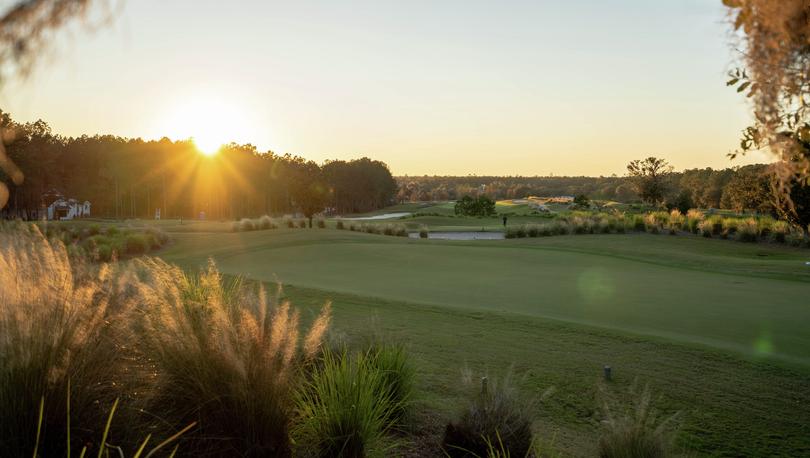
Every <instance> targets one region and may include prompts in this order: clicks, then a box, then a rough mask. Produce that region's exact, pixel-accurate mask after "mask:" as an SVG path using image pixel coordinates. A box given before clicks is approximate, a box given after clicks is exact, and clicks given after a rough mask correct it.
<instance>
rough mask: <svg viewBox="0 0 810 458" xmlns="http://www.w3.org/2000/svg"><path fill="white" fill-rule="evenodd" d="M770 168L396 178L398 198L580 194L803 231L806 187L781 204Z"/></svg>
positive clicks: (808, 213)
mask: <svg viewBox="0 0 810 458" xmlns="http://www.w3.org/2000/svg"><path fill="white" fill-rule="evenodd" d="M776 174H777V172H776V170H775V165H773V164H754V165H746V166H741V167H730V168H725V169H719V170H715V169H711V168H703V169H687V170H683V171H681V172H676V171H674V170H673V169H672V167H671V166H670V165H669V163H668V162H667V161H666V160H664V159H660V158H656V157H649V158H646V159H640V160H636V161H632V162H630V164H628V166H627V175H626V176H616V175H613V176H609V177H604V176H602V177H585V176H580V177H520V176H516V177H498V176H465V177H452V176H421V177H407V176H406V177H398V178H397V181H398V182H399V191H398V193H397V199H399V200H400V201H401V202H405V201H411V202H414V201H435V200H458V199H462V198H463V197H465V196H470V197H471V198H475V197H478V196H488V197H490V198H493V199H521V198H525V197H528V196H538V197H553V196H570V197H574V196H582V197H587V198H589V199H598V200H612V201H618V202H624V203H639V204H642V203H643V204H647V205H651V206H653V207H666V208H669V209H672V208H679V209H682V211H684V212H685V211H686V210H688V209H689V208H707V209H708V208H715V209H728V210H733V211H736V212H738V213H743V212H751V213H759V214H770V215H773V216H775V217H779V218H782V219H786V220H788V221H791V222H793V223H795V224H797V225H799V226H801V227H802V228H806V227H807V225H808V224H810V186H805V185H803V184H801V183H799V182H794V183H793V185H792V187H791V188H790V190H789V192H790V197H791V201H792V205H793V207H792V208H791V207H786V206H785V205H784V200H780V199H779V196H780V193H779V192H777V191H778V190H777V189H776V187H777V186H778V177H777V176H776Z"/></svg>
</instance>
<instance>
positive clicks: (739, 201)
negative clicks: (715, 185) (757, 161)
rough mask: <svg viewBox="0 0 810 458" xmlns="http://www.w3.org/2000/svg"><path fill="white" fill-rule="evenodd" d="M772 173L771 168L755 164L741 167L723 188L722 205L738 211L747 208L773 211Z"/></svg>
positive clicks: (765, 211)
mask: <svg viewBox="0 0 810 458" xmlns="http://www.w3.org/2000/svg"><path fill="white" fill-rule="evenodd" d="M771 175H772V173H771V172H770V171H769V170H767V169H763V168H761V167H758V166H755V165H749V166H745V167H741V168H740V169H739V170H737V173H735V174H734V176H733V177H731V180H729V182H728V184H727V185H726V187H725V189H724V190H723V196H722V197H721V200H720V205H721V207H723V208H730V209H732V210H734V211H736V212H737V213H742V212H743V211H745V210H753V211H756V212H760V213H766V214H767V213H773V195H772V192H771Z"/></svg>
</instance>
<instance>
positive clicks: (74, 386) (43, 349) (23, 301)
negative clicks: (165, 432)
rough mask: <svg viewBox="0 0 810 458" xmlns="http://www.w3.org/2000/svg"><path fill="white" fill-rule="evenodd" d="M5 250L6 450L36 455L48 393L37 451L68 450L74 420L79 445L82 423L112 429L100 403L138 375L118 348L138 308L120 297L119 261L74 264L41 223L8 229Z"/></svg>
mask: <svg viewBox="0 0 810 458" xmlns="http://www.w3.org/2000/svg"><path fill="white" fill-rule="evenodd" d="M0 246H2V247H3V249H2V250H0V266H2V267H0V304H2V306H0V335H2V336H3V338H0V361H2V364H0V411H2V412H3V413H2V418H3V420H2V421H0V444H2V447H3V448H2V451H0V454H2V455H4V456H31V454H32V451H33V450H34V448H35V444H34V442H35V440H36V436H35V435H34V434H33V433H34V428H36V426H37V424H38V423H40V416H39V412H40V403H41V402H43V399H44V403H43V404H42V417H41V429H42V430H43V431H44V434H43V435H42V437H40V440H39V446H38V454H39V455H40V456H63V455H64V454H65V444H66V440H67V437H66V435H67V432H68V427H67V422H68V421H70V423H71V425H74V427H73V428H71V431H72V432H73V433H74V435H73V437H75V438H76V440H74V443H75V444H76V445H77V446H78V445H79V444H80V443H82V440H83V439H84V438H85V435H84V434H83V433H82V432H81V431H80V430H77V428H76V427H75V425H81V427H82V428H83V430H85V431H86V430H92V431H101V430H103V426H104V420H105V412H104V411H103V410H102V409H101V408H100V406H102V405H104V406H109V405H110V404H112V402H113V400H114V399H115V398H116V397H117V393H116V392H115V390H118V389H120V388H121V387H122V386H126V385H127V384H128V383H129V381H130V380H129V379H128V378H126V377H124V374H123V372H122V368H123V367H124V366H126V365H129V364H131V363H130V361H129V360H128V357H129V356H130V355H128V354H127V353H126V348H125V347H121V346H119V345H120V344H121V343H122V342H123V341H124V338H125V337H126V335H127V333H128V332H129V330H128V328H127V327H126V325H125V324H126V317H127V316H128V315H129V313H130V310H131V306H130V303H129V302H127V301H126V300H125V299H124V298H121V297H120V296H117V295H115V294H114V293H113V290H114V286H115V282H114V278H113V275H112V273H113V271H112V268H111V267H110V266H101V267H100V268H99V267H98V266H94V265H91V264H89V263H88V262H87V261H85V260H82V259H73V260H71V259H70V258H69V256H68V254H67V251H66V249H65V246H64V245H63V244H61V243H60V242H58V241H48V240H47V239H46V238H45V237H44V236H43V234H42V233H41V232H40V230H39V229H38V228H36V227H35V226H34V225H30V226H24V227H22V226H21V227H18V228H14V229H12V228H9V227H0ZM113 382H116V383H118V386H114V385H113ZM68 393H70V399H71V401H70V402H71V409H70V410H69V411H68V410H67V409H66V402H67V394H68ZM68 416H69V418H70V420H68ZM94 439H96V440H97V437H94ZM75 452H76V456H78V450H76V451H75Z"/></svg>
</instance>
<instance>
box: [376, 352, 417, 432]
mask: <svg viewBox="0 0 810 458" xmlns="http://www.w3.org/2000/svg"><path fill="white" fill-rule="evenodd" d="M366 357H367V358H368V363H369V367H371V368H372V369H373V370H375V371H377V372H379V373H380V375H381V382H380V383H381V384H382V386H383V389H382V390H381V392H382V393H386V394H387V396H388V402H389V403H390V418H391V420H392V422H393V423H394V425H403V424H405V422H406V421H407V419H408V415H409V414H410V412H411V406H412V403H413V393H414V385H415V382H416V370H415V368H414V366H413V363H412V362H411V359H410V356H409V355H408V351H407V349H406V348H405V346H404V345H402V344H397V343H385V342H380V343H377V344H375V345H372V347H371V348H370V349H369V350H368V352H367V354H366Z"/></svg>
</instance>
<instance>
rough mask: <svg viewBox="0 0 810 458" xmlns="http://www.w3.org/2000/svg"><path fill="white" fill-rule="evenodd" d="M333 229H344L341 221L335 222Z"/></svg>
mask: <svg viewBox="0 0 810 458" xmlns="http://www.w3.org/2000/svg"><path fill="white" fill-rule="evenodd" d="M335 227H336V228H338V229H340V230H343V229H346V225H345V224H343V220H342V219H339V220H337V223H335Z"/></svg>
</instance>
